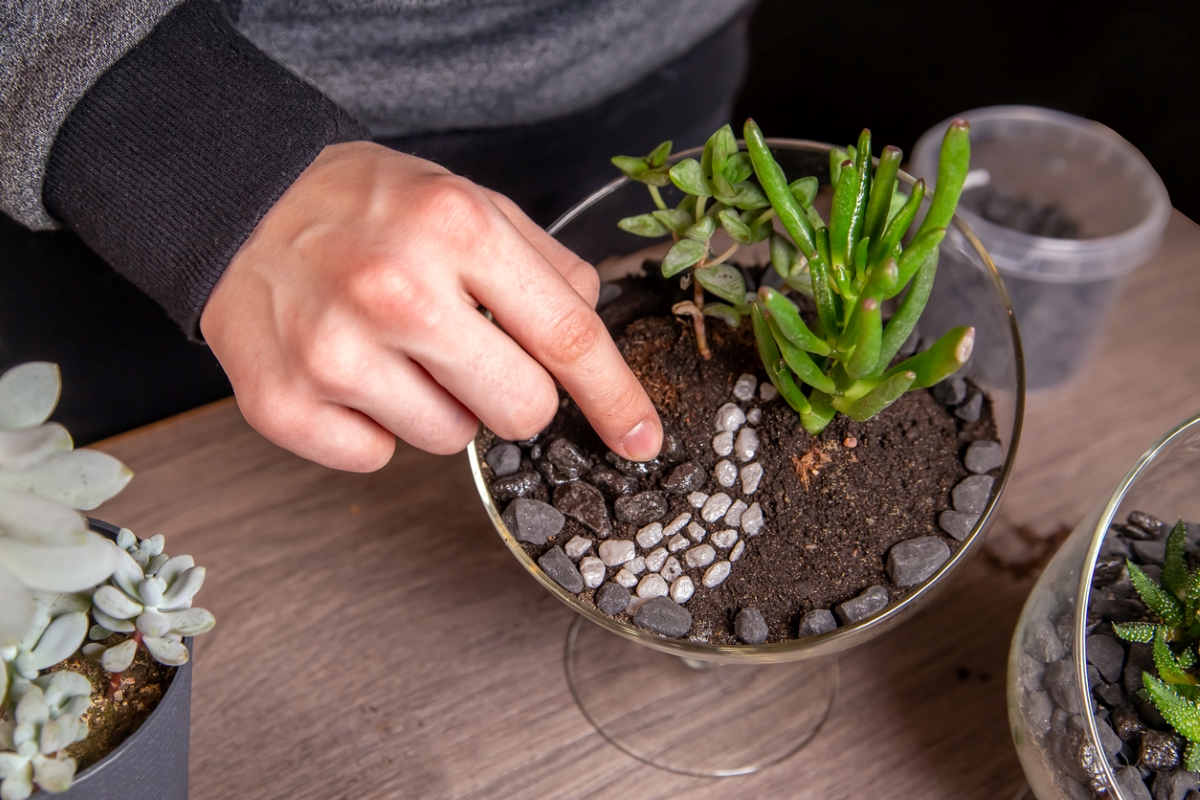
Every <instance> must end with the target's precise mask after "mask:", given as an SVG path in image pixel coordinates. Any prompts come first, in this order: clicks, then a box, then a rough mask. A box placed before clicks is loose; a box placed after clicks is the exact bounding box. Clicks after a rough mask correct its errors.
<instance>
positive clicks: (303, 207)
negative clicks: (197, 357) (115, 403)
mask: <svg viewBox="0 0 1200 800" xmlns="http://www.w3.org/2000/svg"><path fill="white" fill-rule="evenodd" d="M598 291H599V282H598V278H597V276H596V272H595V270H594V269H593V268H592V267H591V266H590V265H588V264H587V263H585V262H584V261H582V260H581V259H580V258H579V257H578V256H576V255H574V254H573V253H571V252H570V251H569V250H567V249H566V248H565V247H563V246H562V245H560V244H559V243H558V242H556V241H555V240H554V239H553V238H552V237H550V236H549V235H548V234H546V233H545V232H544V231H543V230H542V229H540V228H539V227H538V226H537V225H535V224H534V223H533V222H532V221H531V220H530V219H529V218H527V217H526V216H525V215H524V214H522V213H521V211H520V209H518V208H517V206H516V205H515V204H514V203H513V202H512V201H510V200H508V198H506V197H504V196H502V195H499V194H496V193H494V192H490V191H488V190H486V189H484V188H482V187H479V186H477V185H475V184H473V183H471V182H470V181H468V180H466V179H464V178H460V177H457V176H455V175H452V174H450V173H449V172H447V171H446V170H444V169H442V168H441V167H438V166H437V165H435V164H432V163H430V162H428V161H424V160H422V159H419V158H414V157H412V156H407V155H403V154H401V153H397V152H394V151H391V150H389V149H387V148H385V147H381V146H379V145H375V144H370V143H366V142H353V143H348V144H339V145H332V146H330V147H326V148H325V149H324V150H323V151H322V152H321V154H320V155H318V156H317V158H316V159H315V160H314V161H313V163H312V164H311V165H309V167H308V168H307V169H306V170H305V171H304V172H303V173H302V174H301V175H300V177H299V178H298V179H297V180H296V182H295V183H294V184H292V186H291V187H290V188H289V189H288V190H287V191H286V192H285V193H284V195H283V196H282V197H281V198H280V199H279V201H278V202H277V203H276V204H275V205H274V207H272V208H271V210H270V211H269V212H268V213H267V214H266V216H265V217H263V219H262V221H261V222H260V223H259V224H258V226H257V227H256V228H255V229H254V232H253V233H252V234H251V236H250V238H249V239H247V240H246V242H245V244H244V245H243V246H242V248H241V249H240V250H239V251H238V253H237V255H235V256H234V258H233V260H232V261H231V262H230V264H229V267H228V269H226V271H225V273H224V275H223V276H222V277H221V280H220V281H219V282H218V283H217V286H216V288H215V289H214V290H213V292H212V294H211V295H210V297H209V300H208V304H207V305H206V306H205V308H204V312H203V315H202V316H201V318H200V329H201V331H202V332H203V334H204V337H205V339H207V340H208V343H209V345H210V346H211V347H212V350H213V352H214V353H215V354H216V356H217V358H218V359H220V361H221V365H222V366H223V367H224V368H225V371H226V373H227V374H228V375H229V379H230V381H231V382H232V383H233V388H234V392H235V393H236V395H237V401H238V405H239V406H240V408H241V410H242V413H243V415H244V416H245V417H246V419H247V421H249V423H250V424H251V425H253V426H254V427H255V428H257V429H258V430H259V432H261V433H262V434H263V435H264V436H266V437H267V438H268V439H270V440H271V441H273V442H275V443H276V444H278V445H280V446H281V447H285V448H287V449H288V450H291V451H292V452H294V453H297V454H298V455H301V456H303V457H305V458H308V459H311V460H313V461H316V462H317V463H320V464H324V465H326V466H329V467H334V468H336V469H345V470H354V471H369V470H374V469H378V468H379V467H381V466H383V465H384V464H386V463H387V461H388V459H390V458H391V456H392V452H393V451H394V449H395V438H394V436H399V437H400V438H401V439H404V440H405V441H407V442H409V443H410V444H412V445H415V446H416V447H419V448H421V449H423V450H428V451H430V452H433V453H453V452H457V451H459V450H461V449H463V448H464V447H465V446H466V445H467V443H468V442H470V440H471V438H472V437H473V436H474V435H475V431H476V427H477V425H478V421H479V420H482V421H483V422H484V424H486V425H487V426H488V427H489V428H491V429H492V430H493V431H495V432H496V434H497V435H499V436H501V437H503V438H506V439H525V438H529V437H530V436H532V435H534V434H535V433H537V432H538V431H540V430H542V429H543V428H545V427H546V425H548V424H549V422H550V420H551V419H552V418H553V417H554V414H555V412H556V411H557V410H558V395H557V391H556V389H555V382H554V379H555V378H557V379H558V381H559V382H561V384H562V386H563V387H564V388H565V389H566V390H567V391H568V392H569V393H570V394H571V396H572V397H573V398H574V399H575V401H576V402H577V403H578V404H579V407H580V408H581V409H582V410H583V412H584V414H586V415H587V418H588V419H589V421H590V422H591V423H592V425H593V427H595V429H596V431H597V433H599V434H600V436H601V438H603V439H604V441H605V442H606V443H607V444H608V446H609V447H611V448H612V449H613V450H614V451H616V452H617V453H618V454H620V455H622V456H624V457H626V458H630V459H634V460H645V459H649V458H652V457H654V456H655V455H656V454H657V453H658V449H659V447H660V445H661V441H662V426H661V423H660V422H659V419H658V415H657V414H656V413H655V411H654V407H653V406H652V405H651V403H650V399H649V398H648V397H647V396H646V393H645V391H644V390H643V389H642V387H641V386H640V385H639V384H638V382H637V380H636V379H635V378H634V376H633V373H632V372H630V370H629V368H628V366H626V364H625V362H624V361H623V360H622V359H621V356H620V354H619V353H618V352H617V349H616V347H615V346H614V344H613V342H612V340H611V339H610V338H609V336H608V333H607V331H606V330H605V328H604V325H603V324H602V323H601V321H600V318H599V317H597V316H596V314H595V312H594V311H593V306H594V304H595V302H596V297H597V293H598ZM479 306H483V307H485V308H487V309H489V310H490V311H491V312H492V314H493V315H494V317H495V319H496V322H497V323H498V325H499V327H497V325H496V324H493V323H491V322H489V321H488V320H487V319H486V318H485V317H484V316H483V314H482V313H480V311H479V309H478V307H479ZM551 376H553V377H551ZM393 435H394V436H393Z"/></svg>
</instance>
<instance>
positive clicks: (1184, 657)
mask: <svg viewBox="0 0 1200 800" xmlns="http://www.w3.org/2000/svg"><path fill="white" fill-rule="evenodd" d="M1175 660H1176V661H1178V662H1179V666H1180V667H1182V668H1183V669H1191V668H1192V667H1194V666H1196V646H1195V645H1188V646H1187V647H1185V648H1183V652H1181V653H1179V655H1177V656H1175Z"/></svg>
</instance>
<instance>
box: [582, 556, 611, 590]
mask: <svg viewBox="0 0 1200 800" xmlns="http://www.w3.org/2000/svg"><path fill="white" fill-rule="evenodd" d="M605 572H606V570H605V568H604V562H603V561H601V560H600V559H598V558H596V557H595V556H587V557H585V558H584V559H583V560H582V561H580V562H579V574H580V575H581V576H583V585H584V586H586V587H588V588H589V589H595V588H596V587H597V586H599V585H600V584H602V583H604V575H605Z"/></svg>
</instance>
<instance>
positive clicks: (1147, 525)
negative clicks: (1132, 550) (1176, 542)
mask: <svg viewBox="0 0 1200 800" xmlns="http://www.w3.org/2000/svg"><path fill="white" fill-rule="evenodd" d="M1127 521H1128V522H1129V524H1130V525H1134V526H1136V527H1138V528H1141V529H1142V530H1144V531H1145V532H1146V533H1147V534H1148V535H1150V536H1166V535H1167V534H1168V533H1170V532H1171V526H1170V525H1168V524H1167V523H1165V522H1163V521H1162V520H1161V519H1159V518H1158V517H1156V516H1154V515H1153V514H1147V513H1146V512H1145V511H1130V512H1129V517H1128V518H1127Z"/></svg>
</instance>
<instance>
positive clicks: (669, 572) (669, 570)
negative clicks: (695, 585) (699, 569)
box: [658, 556, 683, 583]
mask: <svg viewBox="0 0 1200 800" xmlns="http://www.w3.org/2000/svg"><path fill="white" fill-rule="evenodd" d="M658 574H659V575H662V576H663V580H665V581H667V582H668V583H670V582H672V581H674V580H675V579H676V578H678V577H679V576H680V575H682V574H683V565H682V564H680V563H679V559H678V558H676V557H675V556H668V557H667V563H665V564H663V568H662V569H660V570H659V571H658Z"/></svg>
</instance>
